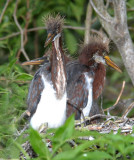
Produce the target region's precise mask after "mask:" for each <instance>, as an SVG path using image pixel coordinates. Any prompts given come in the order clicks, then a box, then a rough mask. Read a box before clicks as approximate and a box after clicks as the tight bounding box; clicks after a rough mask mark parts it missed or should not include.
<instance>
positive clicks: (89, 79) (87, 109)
mask: <svg viewBox="0 0 134 160" xmlns="http://www.w3.org/2000/svg"><path fill="white" fill-rule="evenodd" d="M84 75H85V80H86V85H87V90H88V102H87V105H86V107H85V108H84V109H83V114H84V116H85V117H87V116H89V113H90V110H91V107H92V103H93V87H92V86H93V78H92V77H89V76H88V75H87V73H84ZM81 117H82V116H81Z"/></svg>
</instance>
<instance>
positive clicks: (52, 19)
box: [43, 14, 64, 30]
mask: <svg viewBox="0 0 134 160" xmlns="http://www.w3.org/2000/svg"><path fill="white" fill-rule="evenodd" d="M43 22H44V24H45V25H46V27H47V29H49V30H55V29H57V28H60V29H62V26H63V24H64V18H63V17H61V15H60V14H58V15H56V16H54V15H52V14H49V15H47V16H45V17H43Z"/></svg>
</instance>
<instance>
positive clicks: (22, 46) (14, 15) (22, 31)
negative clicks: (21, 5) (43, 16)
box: [13, 0, 30, 61]
mask: <svg viewBox="0 0 134 160" xmlns="http://www.w3.org/2000/svg"><path fill="white" fill-rule="evenodd" d="M18 2H19V0H16V5H15V10H14V13H13V17H14V21H15V24H16V25H17V27H18V28H19V30H20V34H21V48H20V51H19V52H22V53H23V55H24V57H25V58H26V60H27V61H29V60H30V59H29V57H28V55H27V53H26V51H25V49H24V30H23V29H22V28H21V26H20V24H19V22H18V20H17V16H16V12H17V8H18Z"/></svg>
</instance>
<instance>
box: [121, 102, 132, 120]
mask: <svg viewBox="0 0 134 160" xmlns="http://www.w3.org/2000/svg"><path fill="white" fill-rule="evenodd" d="M133 108H134V102H132V103H131V104H130V105H129V106H128V108H127V109H126V111H125V113H124V114H123V115H122V117H121V118H122V119H126V118H127V115H128V114H129V113H130V112H131V110H132V109H133Z"/></svg>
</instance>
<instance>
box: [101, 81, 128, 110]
mask: <svg viewBox="0 0 134 160" xmlns="http://www.w3.org/2000/svg"><path fill="white" fill-rule="evenodd" d="M124 88H125V81H123V83H122V88H121V91H120V93H119V95H118V98H117V100H116V102H115V103H114V105H113V106H112V107H109V108H106V109H104V111H107V112H108V113H109V112H110V111H111V110H112V109H114V108H115V107H116V106H117V104H118V102H119V100H120V98H121V96H122V93H123V91H124Z"/></svg>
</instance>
